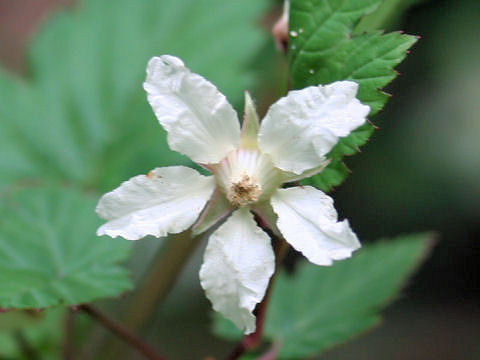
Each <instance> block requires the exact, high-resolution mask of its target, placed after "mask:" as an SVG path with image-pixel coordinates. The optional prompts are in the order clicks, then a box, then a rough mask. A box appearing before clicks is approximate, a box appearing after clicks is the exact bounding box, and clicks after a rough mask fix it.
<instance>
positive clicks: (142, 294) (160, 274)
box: [105, 230, 201, 359]
mask: <svg viewBox="0 0 480 360" xmlns="http://www.w3.org/2000/svg"><path fill="white" fill-rule="evenodd" d="M200 239H201V236H197V237H192V234H191V231H190V230H187V231H184V232H182V233H180V234H173V235H169V236H168V238H166V239H165V243H164V244H163V245H162V246H161V247H160V249H159V250H158V252H157V254H156V255H155V258H154V260H153V261H152V265H151V267H150V269H149V270H148V273H147V275H146V276H145V278H144V279H143V282H142V283H141V284H140V286H139V287H138V288H137V289H136V290H135V292H134V293H133V294H132V296H131V298H130V299H129V300H128V301H127V308H126V310H125V317H124V324H125V326H126V327H127V328H128V329H130V330H131V331H135V332H137V331H138V330H139V329H141V328H142V327H143V325H144V324H145V322H146V321H147V320H148V319H150V318H151V317H152V314H153V313H154V312H155V310H156V307H157V306H158V304H160V303H161V302H162V300H163V299H164V298H165V297H166V296H167V295H168V293H169V291H170V290H171V288H172V287H173V285H174V284H175V280H177V278H178V276H179V275H180V272H181V270H182V269H183V266H184V265H185V263H186V262H187V260H188V258H189V257H190V255H191V254H192V252H193V250H195V248H196V247H197V245H198V243H199V240H200ZM122 352H123V354H125V351H123V350H122V348H121V347H119V346H118V345H116V344H113V343H112V342H110V343H108V344H107V346H106V350H105V353H106V354H107V357H108V358H111V359H120V358H122V355H121V353H122Z"/></svg>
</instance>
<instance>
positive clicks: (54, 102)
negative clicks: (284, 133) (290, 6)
mask: <svg viewBox="0 0 480 360" xmlns="http://www.w3.org/2000/svg"><path fill="white" fill-rule="evenodd" d="M267 5H268V2H267V1H266V0H263V1H258V0H245V1H242V2H238V1H233V0H230V1H224V0H187V1H176V0H161V1H160V0H156V1H153V0H152V1H131V0H119V1H115V2H114V3H113V2H111V1H109V0H84V1H81V2H78V3H77V4H76V6H75V7H74V8H73V9H72V10H71V11H68V12H63V13H57V14H55V16H53V18H52V19H51V20H50V21H48V23H47V24H46V25H45V27H44V28H43V30H42V31H41V32H40V33H39V35H38V36H37V37H36V38H35V39H34V41H33V43H32V46H31V48H30V51H29V72H28V78H27V81H23V80H20V79H18V78H15V77H13V76H10V75H7V74H5V73H4V71H0V123H1V124H2V134H0V140H5V142H3V141H2V142H1V143H0V164H1V165H3V164H6V165H7V166H6V167H5V168H3V167H2V169H5V170H6V171H7V172H8V174H2V175H1V176H0V184H2V183H8V182H9V181H10V182H11V181H13V180H15V179H25V178H31V177H41V178H49V179H57V180H58V179H64V180H68V181H69V182H74V183H77V184H81V185H87V186H89V187H91V186H94V187H95V188H98V189H101V190H104V189H111V188H112V187H114V186H117V185H118V183H119V182H120V181H122V180H125V179H126V178H128V177H130V176H133V175H136V174H138V173H141V172H147V171H149V170H150V169H152V168H153V167H156V166H165V165H171V164H180V163H187V162H189V160H188V159H186V158H185V157H183V156H181V155H179V154H177V153H175V152H171V151H170V150H169V148H168V146H167V143H166V140H165V133H164V131H163V130H162V129H161V127H160V126H159V125H158V121H157V120H156V119H155V117H154V115H153V112H152V110H151V109H150V106H149V105H148V104H147V101H146V96H145V93H144V91H143V89H142V82H143V80H144V78H145V68H146V64H147V61H148V59H149V58H150V57H152V56H155V55H162V54H166V53H168V54H172V55H176V56H179V57H181V58H182V59H183V60H184V61H185V63H186V65H187V66H188V67H190V68H191V69H192V71H195V72H198V73H200V74H201V75H203V76H205V77H206V78H208V79H209V80H210V81H212V82H213V83H214V84H216V85H217V86H218V87H219V89H220V90H221V91H222V92H224V93H225V94H226V95H227V96H228V98H229V100H230V101H232V102H233V103H235V104H240V103H241V102H242V101H243V99H242V96H243V91H244V90H245V89H247V88H252V87H253V86H254V85H255V81H254V80H255V73H254V72H253V71H252V70H251V69H250V67H251V65H252V64H251V62H252V59H253V57H254V56H255V55H256V53H257V52H258V51H259V50H260V49H261V47H262V46H263V44H264V42H265V40H266V36H267V34H266V33H265V32H263V31H261V29H260V28H259V27H258V26H257V24H258V18H259V17H260V16H261V14H262V13H263V11H264V10H265V9H266V6H267Z"/></svg>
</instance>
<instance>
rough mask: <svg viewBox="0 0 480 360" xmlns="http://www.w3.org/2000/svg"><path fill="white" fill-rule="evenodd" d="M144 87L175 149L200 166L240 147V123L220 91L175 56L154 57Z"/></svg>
mask: <svg viewBox="0 0 480 360" xmlns="http://www.w3.org/2000/svg"><path fill="white" fill-rule="evenodd" d="M143 87H144V89H145V91H146V92H147V97H148V102H149V103H150V105H151V106H152V108H153V111H154V112H155V115H156V116H157V118H158V121H160V124H161V125H162V126H163V127H164V129H165V130H166V131H167V132H168V137H167V140H168V144H169V146H170V148H171V149H173V150H176V151H178V152H180V153H182V154H185V155H187V156H189V157H190V158H191V159H192V160H193V161H195V162H198V163H204V164H209V163H217V162H219V161H220V160H221V159H223V158H224V157H225V155H227V153H228V152H229V151H231V150H233V149H235V148H236V147H237V146H238V143H239V139H240V124H239V122H238V118H237V114H236V112H235V110H234V109H233V107H232V106H231V105H230V104H229V103H228V101H227V99H226V98H225V96H224V95H222V94H221V93H220V92H219V91H218V90H217V88H216V87H215V86H214V85H213V84H211V83H210V82H208V81H207V80H205V79H204V78H203V77H201V76H200V75H197V74H194V73H192V72H190V70H189V69H187V68H186V67H185V66H184V64H183V62H182V61H181V60H180V59H179V58H176V57H174V56H170V55H164V56H161V57H154V58H152V59H151V60H150V61H149V63H148V66H147V79H146V80H145V82H144V84H143Z"/></svg>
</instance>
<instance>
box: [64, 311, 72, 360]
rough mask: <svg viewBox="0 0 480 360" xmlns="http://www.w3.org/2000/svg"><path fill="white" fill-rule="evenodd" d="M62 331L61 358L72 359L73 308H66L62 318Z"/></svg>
mask: <svg viewBox="0 0 480 360" xmlns="http://www.w3.org/2000/svg"><path fill="white" fill-rule="evenodd" d="M63 324H64V327H63V328H64V333H63V345H62V359H63V360H72V359H73V353H72V346H73V331H74V316H73V310H71V309H67V311H66V313H65V319H64V323H63Z"/></svg>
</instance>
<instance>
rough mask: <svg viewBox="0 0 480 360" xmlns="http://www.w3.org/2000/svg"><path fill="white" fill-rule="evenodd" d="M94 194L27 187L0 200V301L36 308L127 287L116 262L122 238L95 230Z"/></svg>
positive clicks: (125, 250)
mask: <svg viewBox="0 0 480 360" xmlns="http://www.w3.org/2000/svg"><path fill="white" fill-rule="evenodd" d="M95 203H96V201H95V199H93V198H92V197H89V196H86V195H85V194H83V193H80V192H77V191H75V190H73V189H62V188H30V189H23V190H19V191H17V192H15V193H14V194H12V195H11V196H10V197H9V198H7V199H3V201H2V203H0V206H1V208H0V213H1V219H0V307H2V308H20V309H31V308H35V309H39V308H45V307H50V306H55V305H75V304H79V303H85V302H90V301H94V300H96V299H99V298H104V297H112V296H117V295H119V294H120V293H121V292H123V291H126V290H128V289H130V288H131V282H130V280H129V278H128V274H127V271H126V269H125V268H123V267H122V266H120V265H119V263H120V262H122V261H124V260H125V259H126V258H127V256H128V254H129V249H130V244H129V243H127V242H125V241H112V240H111V239H108V238H105V237H102V238H98V237H97V236H96V235H95V230H96V228H97V227H98V226H99V224H100V220H99V219H98V218H97V216H96V214H95V212H94V209H95Z"/></svg>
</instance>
